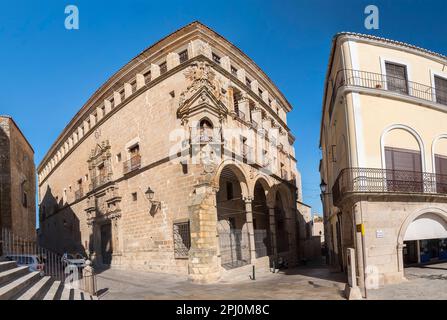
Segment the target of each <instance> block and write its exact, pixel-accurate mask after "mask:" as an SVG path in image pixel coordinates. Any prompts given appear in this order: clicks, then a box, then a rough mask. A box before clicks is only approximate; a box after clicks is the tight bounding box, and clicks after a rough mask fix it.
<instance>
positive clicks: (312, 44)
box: [0, 0, 447, 212]
mask: <svg viewBox="0 0 447 320" xmlns="http://www.w3.org/2000/svg"><path fill="white" fill-rule="evenodd" d="M69 4H74V5H77V6H78V8H79V11H80V29H79V30H77V31H67V30H66V29H65V28H64V20H65V17H66V15H65V14H64V9H65V6H66V5H69ZM368 4H375V5H377V6H378V7H379V10H380V29H379V30H374V31H369V30H366V29H365V28H364V19H365V16H366V15H365V14H364V13H363V11H364V9H365V7H366V6H367V5H368ZM446 12H447V1H445V0H442V1H397V0H394V1H346V0H344V1H317V0H314V1H243V0H240V1H228V0H226V1H192V0H188V1H185V0H182V1H173V0H171V1H149V0H146V1H143V0H133V1H132V0H128V1H110V0H109V1H93V0H70V1H63V0H46V1H35V0H34V1H32V0H29V1H23V0H16V1H5V0H0V67H1V69H0V70H1V71H0V72H1V73H0V74H1V77H0V114H9V115H11V116H13V117H14V119H15V120H16V122H17V123H18V124H19V126H20V127H21V129H22V131H23V132H24V133H25V135H26V136H27V138H28V139H29V141H30V142H31V144H32V145H33V147H34V149H35V152H36V155H35V160H36V163H39V162H40V160H41V159H42V157H43V156H44V155H45V153H46V152H47V150H48V149H49V147H50V146H51V144H52V143H53V141H54V140H55V139H56V137H57V136H58V135H59V133H60V132H61V131H62V130H63V128H64V127H65V125H66V124H67V123H68V122H69V121H70V119H71V118H72V117H73V115H74V114H75V113H76V112H77V111H78V110H79V108H80V107H81V106H82V105H83V104H84V103H85V102H86V100H87V99H88V98H89V97H90V95H91V94H93V92H94V91H95V90H96V89H97V88H98V87H99V86H100V85H101V84H102V83H104V82H105V81H106V80H107V79H108V78H109V77H110V76H111V75H112V74H113V73H114V72H116V71H117V70H118V69H119V68H120V67H122V66H123V65H124V64H125V63H127V62H128V61H129V60H130V59H131V58H133V57H134V56H136V55H137V54H138V53H140V52H141V51H142V50H143V49H144V48H146V47H148V46H149V45H151V44H152V43H154V42H155V41H157V40H159V39H160V38H162V37H164V36H166V35H167V34H169V33H171V32H173V31H175V30H177V29H178V28H180V27H182V26H184V25H186V24H188V23H190V22H192V21H194V20H200V21H201V22H203V23H205V24H206V25H208V26H209V27H211V28H212V29H214V30H216V31H217V32H218V33H220V34H221V35H223V36H224V37H226V38H227V39H229V40H230V41H231V42H233V43H234V44H235V45H237V46H238V47H239V48H240V49H242V50H243V51H244V52H245V53H246V54H247V55H248V56H250V57H251V58H252V59H253V60H254V61H255V62H256V63H257V64H258V65H259V66H260V67H261V68H262V69H263V70H264V71H265V72H266V73H267V74H268V75H269V76H270V78H271V79H272V80H273V81H274V82H275V83H276V85H277V86H278V87H279V88H280V90H282V92H283V93H284V94H285V96H286V97H287V98H288V100H289V101H290V102H291V104H292V105H293V106H294V110H293V112H292V113H291V114H289V116H288V122H289V126H290V127H291V129H292V130H293V133H294V134H295V136H296V137H297V140H296V144H295V148H296V153H297V158H298V167H299V169H300V170H301V172H302V182H303V192H304V201H305V202H307V203H308V204H310V205H311V206H312V207H313V209H314V211H317V212H321V203H320V199H319V182H320V179H319V173H318V162H319V159H320V150H319V148H318V140H319V125H320V116H321V104H322V95H323V84H324V76H325V72H326V67H327V63H328V58H329V50H330V44H331V39H332V37H333V35H334V34H335V33H337V32H339V31H355V32H361V33H370V34H375V35H378V36H385V37H388V38H391V39H395V40H400V41H404V42H409V43H411V44H415V45H418V46H421V47H424V48H427V49H430V50H433V51H437V52H440V53H443V54H447V36H446V34H447V24H446V23H445V22H446V20H445V13H446Z"/></svg>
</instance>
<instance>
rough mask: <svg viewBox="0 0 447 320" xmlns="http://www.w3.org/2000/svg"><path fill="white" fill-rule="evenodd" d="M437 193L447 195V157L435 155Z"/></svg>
mask: <svg viewBox="0 0 447 320" xmlns="http://www.w3.org/2000/svg"><path fill="white" fill-rule="evenodd" d="M435 167H436V168H435V170H436V192H438V193H447V157H446V156H441V155H439V154H435Z"/></svg>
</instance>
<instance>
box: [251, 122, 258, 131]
mask: <svg viewBox="0 0 447 320" xmlns="http://www.w3.org/2000/svg"><path fill="white" fill-rule="evenodd" d="M250 124H251V127H252V128H253V129H255V130H257V129H258V123H257V122H256V121H255V120H251V121H250Z"/></svg>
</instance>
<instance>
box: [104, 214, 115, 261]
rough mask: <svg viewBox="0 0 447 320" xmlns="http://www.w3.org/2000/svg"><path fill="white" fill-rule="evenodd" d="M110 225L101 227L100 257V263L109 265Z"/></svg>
mask: <svg viewBox="0 0 447 320" xmlns="http://www.w3.org/2000/svg"><path fill="white" fill-rule="evenodd" d="M112 253H113V248H112V224H111V223H106V224H103V225H101V255H102V263H103V264H105V265H110V264H111V263H112Z"/></svg>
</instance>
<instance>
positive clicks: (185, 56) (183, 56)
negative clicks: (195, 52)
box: [178, 50, 188, 63]
mask: <svg viewBox="0 0 447 320" xmlns="http://www.w3.org/2000/svg"><path fill="white" fill-rule="evenodd" d="M178 55H179V58H180V63H183V62H186V61H187V60H188V50H183V51H182V52H180V53H179V54H178Z"/></svg>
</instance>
